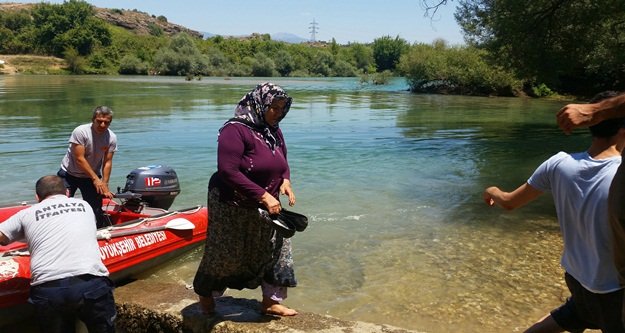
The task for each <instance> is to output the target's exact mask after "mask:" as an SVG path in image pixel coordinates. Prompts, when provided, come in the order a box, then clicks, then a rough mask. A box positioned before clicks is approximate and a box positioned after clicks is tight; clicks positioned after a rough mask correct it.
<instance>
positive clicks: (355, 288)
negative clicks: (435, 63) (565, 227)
mask: <svg viewBox="0 0 625 333" xmlns="http://www.w3.org/2000/svg"><path fill="white" fill-rule="evenodd" d="M260 81H261V80H259V79H223V78H205V79H203V80H201V81H184V79H182V78H163V77H158V78H149V77H83V76H81V77H68V76H64V77H54V76H0V184H2V185H1V189H2V191H0V203H2V204H10V203H15V202H19V201H23V200H31V199H32V198H33V187H34V186H33V184H34V182H35V180H36V179H38V178H39V177H40V176H41V175H44V174H51V173H55V172H56V171H57V169H58V167H59V163H60V160H61V158H62V156H63V154H64V152H65V149H66V148H67V139H68V137H69V134H70V132H71V131H72V129H73V128H74V127H76V126H77V125H78V124H81V123H87V122H89V121H90V116H91V109H92V108H93V107H94V106H96V105H102V104H104V105H109V106H111V107H112V108H113V109H114V110H115V118H114V121H113V123H112V125H111V128H112V129H113V130H114V131H115V132H116V133H117V135H118V139H119V151H118V152H117V153H116V154H115V159H114V169H113V174H112V177H111V185H112V187H116V186H121V187H123V185H124V182H125V176H126V175H127V174H128V173H129V172H130V171H131V170H133V169H135V168H137V167H140V166H144V165H150V164H164V165H168V166H171V167H173V168H174V169H175V170H176V172H177V174H178V177H179V178H180V181H181V187H182V193H181V194H180V195H179V196H178V198H177V199H176V202H175V203H174V207H173V208H184V207H188V206H193V205H196V204H204V203H205V200H206V184H207V181H208V178H209V176H210V174H211V173H212V172H213V171H214V170H215V168H216V154H215V153H216V134H217V130H218V129H219V127H220V126H221V125H222V124H223V122H224V121H225V120H226V119H228V118H229V117H231V116H232V113H233V110H234V105H235V104H236V103H237V102H238V100H239V99H240V98H241V96H242V95H243V94H244V93H246V92H247V91H248V90H250V89H251V88H253V87H254V85H255V84H257V83H258V82H260ZM274 82H276V83H278V84H281V85H282V86H283V87H284V88H285V89H287V91H288V92H289V93H290V94H291V95H292V96H293V97H294V103H293V107H292V109H291V112H290V113H289V115H288V116H287V118H286V119H285V120H284V121H283V122H282V124H281V126H282V128H283V131H284V133H285V136H286V140H287V144H288V148H289V160H290V164H291V169H292V182H293V184H294V190H295V192H296V195H297V200H298V203H297V205H296V206H295V207H294V208H293V210H294V211H297V212H301V213H304V214H306V215H308V216H309V218H310V220H311V223H310V227H309V229H307V230H306V231H305V232H304V233H298V234H297V235H295V237H294V240H293V241H294V250H295V252H294V256H295V262H296V273H297V277H298V280H299V286H298V287H297V288H295V289H292V290H290V295H289V296H290V297H289V299H288V302H287V304H288V305H290V306H292V307H295V308H297V309H300V310H302V311H312V312H317V313H321V314H329V315H332V316H336V317H339V318H343V319H348V320H361V321H368V322H374V323H381V324H389V325H394V326H399V327H404V328H408V329H414V330H419V331H427V332H450V331H462V332H520V331H522V330H523V328H525V327H527V326H528V325H529V324H531V323H532V322H533V320H535V319H538V318H539V317H541V316H542V315H543V314H544V313H546V312H547V311H549V310H551V309H552V308H553V307H555V306H556V305H559V304H560V303H561V302H562V301H563V299H564V298H565V297H566V295H567V294H568V292H567V291H566V287H565V286H564V282H563V279H562V273H563V272H562V270H561V268H560V266H559V256H560V252H561V249H562V244H561V241H560V238H559V231H558V225H557V222H556V218H555V211H554V209H553V205H552V204H551V198H550V197H549V195H545V196H544V198H541V199H540V200H539V201H538V202H536V203H534V204H532V205H530V206H529V207H525V208H523V209H522V210H519V211H516V212H504V211H502V210H500V209H495V208H489V207H487V206H486V205H485V204H483V203H482V201H481V192H482V190H483V189H484V188H485V187H486V186H489V185H500V186H502V187H503V188H505V189H509V190H511V189H513V188H515V187H516V186H518V185H519V184H521V183H523V182H524V181H525V180H526V179H527V177H528V176H529V175H530V174H531V172H532V171H533V170H534V168H535V167H536V166H537V165H538V164H539V163H540V162H541V161H542V160H544V159H546V158H547V157H548V156H550V155H552V154H554V153H556V152H557V151H559V150H568V151H575V150H582V149H584V148H585V143H586V141H587V140H586V139H587V138H588V137H587V135H586V134H585V133H577V134H575V135H572V136H564V135H562V134H561V133H560V132H559V130H558V129H557V127H556V125H555V116H554V114H555V112H556V111H557V110H558V109H559V108H560V107H561V106H562V105H563V104H564V102H550V101H537V100H527V99H518V98H478V97H457V96H433V95H414V94H410V93H408V92H406V88H407V86H406V84H405V83H404V81H402V80H400V79H399V80H396V81H393V83H392V84H390V85H386V86H363V85H361V84H359V83H358V81H357V80H355V79H319V80H317V79H276V80H274ZM202 250H203V249H202V248H201V247H200V248H198V249H196V250H194V251H193V252H191V253H189V254H188V255H186V256H184V257H182V258H180V259H178V260H176V261H175V262H173V263H170V264H168V265H165V266H163V267H160V268H159V269H158V270H154V271H152V272H149V273H146V274H145V275H144V276H143V277H142V278H145V279H148V280H149V279H157V280H159V281H163V280H171V281H175V282H179V283H180V284H181V285H187V284H191V282H192V279H193V275H194V273H195V269H196V268H197V265H198V263H199V258H200V257H201V252H202ZM229 294H230V295H233V296H235V297H249V298H257V299H258V298H259V294H260V291H259V290H254V291H243V292H240V291H232V292H229Z"/></svg>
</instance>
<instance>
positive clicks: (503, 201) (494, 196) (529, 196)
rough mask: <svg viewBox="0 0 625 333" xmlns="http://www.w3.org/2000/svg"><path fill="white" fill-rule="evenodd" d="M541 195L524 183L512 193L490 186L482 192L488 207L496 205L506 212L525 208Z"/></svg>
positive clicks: (538, 191)
mask: <svg viewBox="0 0 625 333" xmlns="http://www.w3.org/2000/svg"><path fill="white" fill-rule="evenodd" d="M541 194H543V192H542V191H540V190H538V189H536V188H534V187H532V186H531V185H530V184H528V183H524V184H523V185H521V186H519V187H518V188H517V189H516V190H514V191H512V192H505V191H502V190H501V189H499V187H496V186H491V187H488V188H486V190H484V193H483V194H482V197H483V199H484V202H485V203H486V204H487V205H489V206H494V205H498V206H500V207H502V208H504V209H506V210H513V209H516V208H519V207H522V206H525V205H526V204H528V203H529V202H531V201H533V200H535V199H536V198H538V196H540V195H541Z"/></svg>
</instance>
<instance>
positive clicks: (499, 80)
mask: <svg viewBox="0 0 625 333" xmlns="http://www.w3.org/2000/svg"><path fill="white" fill-rule="evenodd" d="M422 2H423V3H424V4H425V6H424V7H425V8H426V10H428V11H430V10H433V11H435V10H436V8H438V6H443V5H447V4H448V1H447V0H431V1H430V0H422ZM429 2H433V3H434V5H432V6H430V5H428V3H429ZM450 2H451V1H450ZM458 4H459V6H458V10H457V12H456V14H455V17H456V20H457V21H458V22H459V24H460V25H461V27H462V29H463V32H464V35H465V40H466V43H467V44H466V45H456V46H449V45H448V44H447V43H446V42H445V41H444V40H437V41H434V42H433V43H431V44H424V43H415V44H412V45H411V44H409V43H408V42H407V41H406V40H404V39H402V38H400V37H399V36H397V37H392V36H381V37H379V38H376V39H375V40H373V42H371V43H366V44H364V43H349V44H347V45H340V44H338V43H337V42H336V41H335V40H334V39H332V40H331V41H328V42H316V43H298V44H293V43H286V42H282V41H277V40H272V38H271V36H270V35H269V34H262V33H256V34H252V35H250V36H245V37H224V36H211V37H209V38H206V39H204V38H203V35H202V33H200V32H197V31H193V30H191V29H188V28H185V27H183V26H180V25H177V24H174V23H171V22H168V20H167V18H166V17H165V16H154V15H150V14H148V13H144V12H141V11H139V10H136V9H134V10H125V9H116V8H96V7H94V6H92V5H90V4H89V3H87V2H85V1H82V0H68V1H65V2H64V3H63V4H49V3H44V2H42V3H38V4H17V3H2V4H0V54H3V55H11V57H8V56H7V57H5V58H7V59H12V60H11V61H13V60H15V59H18V60H20V61H22V62H25V61H23V58H20V57H19V55H34V56H51V57H56V58H54V59H56V60H55V64H57V65H55V66H54V67H53V69H52V70H48V71H47V73H52V74H63V73H70V74H107V75H118V74H121V75H125V74H132V75H178V76H183V77H186V78H187V79H192V78H194V77H195V78H200V77H202V76H245V77H249V76H257V77H277V76H281V77H360V78H361V80H362V81H363V82H372V83H376V84H382V83H385V82H386V81H388V79H389V78H390V77H391V76H397V75H401V76H404V77H406V79H407V81H408V83H409V85H410V89H411V91H413V92H416V93H442V94H463V95H497V96H518V95H530V96H536V97H543V96H550V95H553V94H555V93H565V94H570V93H572V94H577V95H581V96H585V95H591V94H594V93H596V92H598V91H600V90H605V89H619V90H620V89H623V88H625V87H624V85H625V67H624V66H625V65H624V64H625V61H624V60H625V59H624V57H625V55H623V53H621V52H619V51H620V50H621V49H622V46H623V44H624V43H625V25H623V24H622V17H623V14H625V7H623V6H619V5H617V4H616V3H606V4H600V3H597V2H593V1H573V0H566V1H558V2H557V3H553V2H551V1H549V0H537V1H534V2H532V3H531V5H527V4H526V5H523V4H524V3H523V2H518V1H515V0H502V1H498V2H497V4H498V5H497V6H494V2H492V1H490V0H458ZM430 13H431V12H430ZM415 14H418V13H415ZM528 20H529V21H528ZM527 22H530V24H528V23H527ZM0 59H2V57H1V56H0ZM38 59H39V58H38ZM58 59H63V60H64V61H65V66H62V67H59V66H58ZM8 65H9V66H11V65H13V66H14V65H15V63H13V64H8ZM2 66H3V65H0V70H1V69H2ZM5 66H6V64H5ZM15 68H17V69H16V70H18V71H19V70H22V69H21V67H17V66H16V67H15ZM37 68H40V67H37ZM5 69H6V67H5ZM42 71H43V72H46V71H45V70H41V69H38V70H36V71H34V70H31V72H37V73H41V72H42Z"/></svg>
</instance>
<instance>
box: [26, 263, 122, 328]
mask: <svg viewBox="0 0 625 333" xmlns="http://www.w3.org/2000/svg"><path fill="white" fill-rule="evenodd" d="M29 302H30V303H32V304H33V305H34V306H35V311H36V314H37V317H38V320H39V323H40V324H41V328H42V329H43V330H42V332H73V331H74V326H75V324H76V323H75V322H76V319H80V320H81V321H82V322H83V323H85V325H86V326H87V329H88V330H89V333H94V332H97V333H110V332H115V323H114V322H115V317H116V315H117V312H116V310H115V300H114V299H113V282H112V281H111V280H110V279H109V278H108V277H104V276H94V275H88V274H85V275H80V276H73V277H69V278H63V279H59V280H54V281H50V282H46V283H43V284H41V285H37V286H33V287H31V289H30V298H29Z"/></svg>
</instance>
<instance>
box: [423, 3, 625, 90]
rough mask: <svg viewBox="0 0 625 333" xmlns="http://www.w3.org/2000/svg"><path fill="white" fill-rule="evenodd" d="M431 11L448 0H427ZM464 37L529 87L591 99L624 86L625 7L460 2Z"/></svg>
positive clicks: (459, 15) (610, 5) (460, 20)
mask: <svg viewBox="0 0 625 333" xmlns="http://www.w3.org/2000/svg"><path fill="white" fill-rule="evenodd" d="M423 3H424V4H425V7H426V9H428V10H430V13H432V12H433V11H435V10H436V9H437V6H441V5H449V3H450V2H448V1H446V0H423ZM457 3H458V10H457V12H456V14H455V17H456V20H457V21H458V22H459V24H460V26H461V27H462V29H463V32H464V35H465V39H466V40H467V41H468V42H469V43H470V44H472V45H474V46H476V47H478V48H481V49H484V50H487V51H488V52H489V54H490V59H491V63H494V64H497V65H500V66H503V67H505V68H508V69H510V70H512V71H514V72H515V73H516V74H517V75H518V76H519V77H520V78H522V79H523V80H524V81H525V84H526V87H529V86H534V87H538V86H547V87H550V88H551V89H554V90H557V91H560V92H569V93H574V94H586V95H591V94H594V93H595V92H597V91H599V90H603V89H624V88H625V53H623V52H622V50H623V47H624V46H625V21H624V19H623V18H624V17H625V4H624V3H623V1H593V0H558V1H554V0H534V1H517V0H458V2H457Z"/></svg>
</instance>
